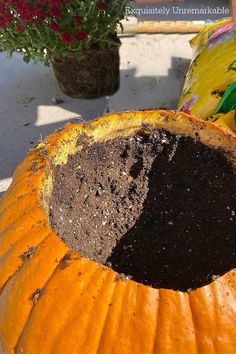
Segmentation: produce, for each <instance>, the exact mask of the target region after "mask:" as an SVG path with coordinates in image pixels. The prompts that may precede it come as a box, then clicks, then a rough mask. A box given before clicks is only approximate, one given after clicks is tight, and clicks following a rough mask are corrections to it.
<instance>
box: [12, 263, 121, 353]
mask: <svg viewBox="0 0 236 354" xmlns="http://www.w3.org/2000/svg"><path fill="white" fill-rule="evenodd" d="M113 278H114V273H113V272H112V271H109V270H107V269H104V271H101V269H100V267H99V266H98V265H97V264H96V263H94V262H89V261H88V260H86V259H84V258H80V259H72V260H68V261H66V262H65V265H64V266H63V264H62V266H61V267H58V269H57V271H56V272H55V273H54V275H53V277H52V278H51V279H50V281H49V282H48V284H47V286H46V287H45V296H44V297H42V298H41V299H40V301H39V302H38V304H37V305H36V306H35V307H34V309H33V311H32V313H31V316H30V318H29V320H28V323H27V325H26V327H25V329H24V331H23V334H22V336H21V338H20V341H19V343H18V344H17V347H16V352H17V353H18V352H19V353H21V350H22V349H23V351H24V353H32V352H37V351H40V352H52V353H57V352H60V350H59V347H60V346H62V347H63V348H64V349H63V352H68V353H69V352H79V348H80V349H81V346H82V345H86V341H87V340H88V336H90V335H91V338H90V339H89V340H88V344H87V345H89V347H90V349H91V350H90V349H89V350H88V351H80V352H83V353H85V352H88V353H93V352H94V347H96V340H97V337H99V333H97V332H98V331H99V328H100V326H99V323H100V321H101V319H99V317H98V316H97V314H98V313H99V314H100V315H99V316H100V317H101V315H102V314H103V312H104V310H105V309H106V307H107V306H108V304H106V305H105V304H104V303H103V300H104V298H105V301H106V302H108V301H109V299H108V298H107V295H108V293H110V292H112V289H113V287H114V283H113ZM109 283H110V286H109ZM104 286H106V289H105V293H106V295H105V296H104V294H101V292H100V288H101V287H104ZM68 290H69V291H68ZM65 293H66V298H65ZM55 294H56V300H57V301H55ZM88 294H89V296H88ZM101 295H102V296H101ZM100 296H101V299H100V301H101V300H102V301H101V303H99V302H98V301H99V297H100ZM93 311H94V313H93ZM52 312H53V313H57V316H56V317H54V316H51V315H50V314H51V313H52ZM39 321H40V323H41V325H42V326H43V327H44V329H45V334H44V336H43V337H42V332H41V330H40V328H39V326H38V323H39ZM90 321H96V323H97V324H98V326H97V327H96V328H94V331H92V327H93V326H92V327H91V328H90V324H91V322H90ZM65 332H67V333H68V335H67V336H64V333H65ZM32 333H33V335H32ZM75 336H76V337H77V339H76V340H75V338H74V337H75ZM39 343H40V344H39Z"/></svg>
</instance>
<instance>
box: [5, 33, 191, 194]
mask: <svg viewBox="0 0 236 354" xmlns="http://www.w3.org/2000/svg"><path fill="white" fill-rule="evenodd" d="M192 37H193V35H189V34H188V35H178V34H171V35H163V34H154V35H146V34H143V35H141V34H140V35H137V36H135V37H123V38H122V47H121V51H120V54H121V86H120V90H119V91H118V92H117V93H116V94H115V95H113V96H111V97H103V98H100V99H96V100H82V99H72V98H70V97H67V96H65V95H63V94H62V93H61V91H60V89H59V87H58V85H57V82H56V80H55V78H54V75H53V73H52V70H51V68H46V67H44V66H42V65H38V64H37V65H34V64H25V63H23V61H22V58H21V56H20V55H17V54H15V55H14V57H13V60H12V61H8V60H7V59H6V58H5V56H4V55H3V54H1V55H0V92H1V96H0V196H1V194H2V193H3V192H4V191H5V190H6V189H7V188H8V186H9V185H10V183H11V176H12V173H13V171H14V170H15V168H16V166H17V165H18V164H19V163H20V162H21V161H22V159H23V158H24V156H25V155H26V154H27V151H28V150H29V149H31V148H32V147H33V146H34V145H35V144H36V143H37V142H38V141H40V140H41V139H43V138H44V137H46V136H47V135H49V134H50V133H51V132H53V131H54V130H55V129H57V128H59V127H62V126H63V125H64V124H66V123H68V122H76V121H78V120H80V119H81V118H82V119H84V120H86V121H87V120H91V119H94V118H96V117H99V116H100V115H102V114H104V113H106V112H111V111H122V110H131V109H145V108H146V109H148V108H151V109H153V108H160V107H163V108H168V109H174V108H176V105H177V102H178V98H179V95H180V91H181V88H182V85H183V81H184V75H185V73H186V71H187V68H188V65H189V61H190V58H191V56H192V50H191V48H190V46H189V43H188V41H189V40H190V39H191V38H192ZM54 97H59V98H60V99H62V100H63V101H64V102H63V103H61V104H59V105H57V104H55V103H53V101H52V99H53V98H54Z"/></svg>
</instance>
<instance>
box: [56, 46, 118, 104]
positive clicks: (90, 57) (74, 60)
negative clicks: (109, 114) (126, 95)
mask: <svg viewBox="0 0 236 354" xmlns="http://www.w3.org/2000/svg"><path fill="white" fill-rule="evenodd" d="M52 67H53V70H54V73H55V76H56V78H57V81H58V83H59V86H60V88H61V90H62V91H63V92H64V93H65V94H66V95H68V96H71V97H74V98H98V97H101V96H110V95H113V94H114V93H115V92H116V91H117V90H118V89H119V85H120V71H119V69H120V57H119V46H117V47H112V48H104V49H97V48H92V49H89V50H87V51H86V52H84V54H83V55H82V56H81V57H78V56H76V55H71V56H68V57H65V58H58V57H53V58H52Z"/></svg>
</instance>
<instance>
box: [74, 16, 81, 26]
mask: <svg viewBox="0 0 236 354" xmlns="http://www.w3.org/2000/svg"><path fill="white" fill-rule="evenodd" d="M74 20H75V23H77V24H78V25H80V24H81V22H82V17H81V16H75V17H74Z"/></svg>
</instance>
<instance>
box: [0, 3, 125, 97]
mask: <svg viewBox="0 0 236 354" xmlns="http://www.w3.org/2000/svg"><path fill="white" fill-rule="evenodd" d="M127 6H129V1H128V0H102V1H101V0H87V1H82V0H7V1H3V0H0V51H2V52H6V53H7V55H8V56H9V57H11V55H12V53H13V52H15V51H16V52H20V53H22V54H23V59H24V61H25V62H27V63H28V62H29V61H30V60H33V61H34V62H41V63H43V64H45V65H50V64H51V65H52V67H53V70H54V72H55V75H56V78H57V80H58V83H59V85H60V87H61V89H62V91H63V92H64V93H66V94H67V95H69V96H71V97H83V98H96V97H100V96H104V95H111V94H113V93H114V92H116V91H117V89H118V88H119V47H120V44H121V43H120V40H119V38H118V36H117V26H118V25H119V24H120V26H122V25H121V23H120V21H121V20H122V19H123V18H124V17H125V13H126V9H127Z"/></svg>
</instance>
